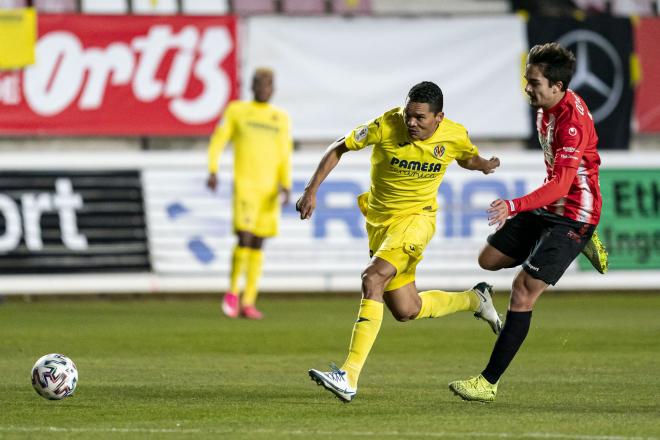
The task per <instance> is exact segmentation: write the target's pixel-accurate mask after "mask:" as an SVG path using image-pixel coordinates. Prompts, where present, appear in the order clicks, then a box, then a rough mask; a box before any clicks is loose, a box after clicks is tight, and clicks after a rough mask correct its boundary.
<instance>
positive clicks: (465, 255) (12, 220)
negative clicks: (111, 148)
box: [0, 151, 660, 294]
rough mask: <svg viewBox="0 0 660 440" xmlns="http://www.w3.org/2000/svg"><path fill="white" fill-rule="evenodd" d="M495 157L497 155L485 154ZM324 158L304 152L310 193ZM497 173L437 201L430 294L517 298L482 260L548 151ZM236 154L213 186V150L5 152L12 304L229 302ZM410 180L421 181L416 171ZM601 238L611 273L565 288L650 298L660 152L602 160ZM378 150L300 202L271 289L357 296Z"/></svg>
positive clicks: (447, 186)
mask: <svg viewBox="0 0 660 440" xmlns="http://www.w3.org/2000/svg"><path fill="white" fill-rule="evenodd" d="M482 154H485V155H487V156H488V155H490V154H491V152H488V151H483V152H482ZM320 156H321V153H320V152H310V153H308V152H304V153H296V154H295V155H294V174H293V176H294V191H293V197H294V200H295V198H297V197H298V195H299V194H300V192H301V191H302V189H303V187H304V184H305V182H306V180H307V179H308V178H309V176H310V175H311V174H312V172H313V170H314V168H315V166H316V164H317V162H318V160H319V159H320ZM500 156H501V159H502V167H501V168H500V169H499V170H498V171H497V172H496V173H495V174H493V175H489V176H484V175H482V174H480V173H474V172H467V171H464V170H462V169H460V168H458V167H457V166H455V165H453V166H452V169H450V170H448V172H447V175H446V178H445V181H444V182H443V184H442V186H441V190H440V194H439V203H440V206H441V208H440V212H439V215H438V230H437V233H436V236H435V237H434V239H433V240H432V242H431V243H430V245H429V246H428V248H427V249H426V252H425V258H424V260H423V262H422V263H421V264H420V266H419V268H418V269H419V270H418V278H417V282H418V286H419V287H420V288H423V289H425V288H437V287H443V288H446V289H462V288H466V287H470V286H472V285H473V284H474V283H475V282H477V281H480V280H487V281H489V282H491V283H493V284H494V285H495V287H496V288H497V289H508V288H509V286H510V284H511V280H512V277H513V275H514V269H511V270H504V271H500V272H495V273H491V272H486V271H483V270H481V269H480V268H478V266H477V263H476V258H477V255H478V252H479V249H480V248H481V246H482V245H483V243H484V241H485V238H486V236H487V235H488V234H489V233H490V232H491V231H492V229H491V228H490V227H489V226H488V225H487V221H486V213H485V210H486V207H487V206H488V204H489V202H490V201H491V200H493V199H495V198H498V197H501V198H511V197H515V196H518V195H521V194H523V193H525V192H527V191H529V190H530V189H533V188H535V187H537V186H538V185H540V184H541V183H542V180H543V176H544V173H545V171H544V169H543V168H544V167H543V164H542V156H541V154H540V153H539V152H529V153H521V152H516V153H512V152H511V153H508V152H507V153H504V154H502V155H500ZM231 160H232V159H231V154H228V155H226V156H225V157H224V158H223V162H222V164H221V171H220V187H219V190H218V192H217V193H212V192H211V191H209V190H208V189H206V187H205V180H206V176H207V173H206V155H205V154H204V152H201V151H195V152H188V151H186V152H133V153H122V154H116V153H115V152H107V153H81V152H56V153H55V152H54V153H44V154H28V153H16V154H4V155H3V160H2V164H1V165H0V173H1V174H0V176H1V178H0V281H1V283H0V285H1V286H2V288H1V289H0V294H31V293H35V294H47V293H57V294H63V293H120V292H214V291H217V292H221V291H224V290H225V289H226V288H227V284H228V267H229V256H230V252H231V248H232V246H233V244H234V236H233V232H232V225H231V203H230V202H231V165H230V164H231V163H232V162H231ZM410 172H411V173H413V174H414V173H416V172H419V171H416V170H414V169H412V170H410ZM601 182H602V186H603V195H604V213H603V220H602V223H601V226H600V230H601V234H602V236H603V238H604V240H605V241H606V243H607V245H608V247H609V249H610V252H611V265H612V268H611V271H610V272H609V273H608V274H607V275H600V274H598V273H596V272H595V271H594V270H593V269H591V268H590V266H589V265H588V263H586V262H584V261H578V262H576V263H574V264H572V265H571V267H570V268H569V269H568V271H567V273H566V275H565V276H564V277H563V278H562V280H561V281H560V282H559V284H558V285H557V287H556V288H558V289H578V290H582V289H584V290H593V289H599V290H600V289H649V288H653V287H655V285H654V283H655V281H656V280H657V279H658V277H659V276H660V221H659V217H660V154H658V153H654V154H650V153H645V154H643V155H642V154H637V155H636V154H632V153H625V154H621V153H610V152H606V153H603V169H602V174H601ZM368 183H369V153H368V152H366V151H363V152H357V153H349V154H347V155H345V156H344V158H342V162H341V164H340V165H339V166H338V167H337V168H336V169H335V170H334V171H333V173H332V174H331V176H330V177H329V178H328V179H327V181H326V182H325V183H324V184H323V185H322V187H321V189H320V191H319V194H318V208H317V211H316V212H315V214H314V216H313V218H312V219H311V220H307V221H301V220H300V219H299V218H298V215H297V213H296V212H295V210H294V209H293V206H291V205H290V206H288V207H286V208H285V209H284V210H283V212H282V219H281V223H280V235H279V236H278V237H276V238H273V239H271V240H269V241H267V243H266V259H265V266H264V278H263V281H262V290H263V291H273V292H310V293H312V292H325V291H355V290H357V289H358V288H359V276H360V272H361V270H362V269H363V268H364V266H365V265H366V264H367V262H368V259H369V258H368V249H367V238H366V234H365V232H364V219H363V218H362V216H361V214H360V212H359V210H358V209H357V206H356V204H355V197H356V196H357V195H358V194H359V193H361V192H363V191H366V190H367V189H368Z"/></svg>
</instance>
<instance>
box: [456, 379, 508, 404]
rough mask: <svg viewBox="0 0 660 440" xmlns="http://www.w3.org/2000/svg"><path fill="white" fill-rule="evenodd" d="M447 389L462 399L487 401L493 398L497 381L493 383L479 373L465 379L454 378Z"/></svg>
mask: <svg viewBox="0 0 660 440" xmlns="http://www.w3.org/2000/svg"><path fill="white" fill-rule="evenodd" d="M449 389H450V390H451V391H452V392H453V393H454V394H456V395H457V396H459V397H460V398H461V399H463V400H470V401H475V402H484V403H487V402H492V401H494V400H495V395H496V394H497V383H496V384H495V385H493V384H492V383H490V382H488V381H487V380H486V378H484V377H483V376H482V375H481V374H480V375H479V376H476V377H471V378H470V379H466V380H455V381H454V382H451V383H450V384H449Z"/></svg>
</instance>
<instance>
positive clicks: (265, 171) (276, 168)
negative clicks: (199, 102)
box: [208, 101, 293, 194]
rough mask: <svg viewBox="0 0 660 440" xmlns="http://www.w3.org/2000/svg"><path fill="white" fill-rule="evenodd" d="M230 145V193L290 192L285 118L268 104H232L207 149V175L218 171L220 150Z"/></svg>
mask: <svg viewBox="0 0 660 440" xmlns="http://www.w3.org/2000/svg"><path fill="white" fill-rule="evenodd" d="M229 140H231V141H232V144H233V146H234V190H235V191H238V190H243V189H244V190H247V191H251V192H257V193H260V194H263V193H271V192H273V191H277V186H278V185H281V186H282V187H283V188H287V189H291V151H292V149H293V142H292V141H291V135H290V127H289V116H288V114H287V113H286V112H285V111H284V110H281V109H279V108H277V107H275V106H273V105H271V104H268V103H262V102H256V101H232V102H230V103H229V105H228V106H227V109H226V110H225V113H224V115H223V117H222V120H221V122H220V123H219V124H218V126H217V127H216V129H215V131H214V132H213V135H212V136H211V141H210V143H209V150H208V168H209V172H211V173H216V172H217V171H218V161H219V159H220V155H221V154H222V150H223V149H224V147H225V145H226V144H227V142H228V141H229Z"/></svg>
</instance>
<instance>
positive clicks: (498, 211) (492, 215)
mask: <svg viewBox="0 0 660 440" xmlns="http://www.w3.org/2000/svg"><path fill="white" fill-rule="evenodd" d="M486 212H488V225H489V226H492V225H496V227H497V229H500V228H501V227H502V226H504V223H505V222H506V219H508V218H509V216H510V212H509V204H508V203H507V202H506V200H502V199H497V200H495V201H494V202H492V203H491V204H490V208H488V210H487V211H486Z"/></svg>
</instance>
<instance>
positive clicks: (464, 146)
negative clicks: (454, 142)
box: [456, 130, 479, 160]
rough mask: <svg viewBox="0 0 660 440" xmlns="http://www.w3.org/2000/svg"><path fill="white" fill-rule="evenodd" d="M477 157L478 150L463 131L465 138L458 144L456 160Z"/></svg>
mask: <svg viewBox="0 0 660 440" xmlns="http://www.w3.org/2000/svg"><path fill="white" fill-rule="evenodd" d="M478 155H479V149H478V148H477V146H476V145H474V144H473V143H472V141H471V140H470V136H469V135H468V132H467V130H465V138H464V139H463V140H462V142H460V143H459V144H458V148H457V152H456V160H467V159H470V158H471V157H475V156H478Z"/></svg>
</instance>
